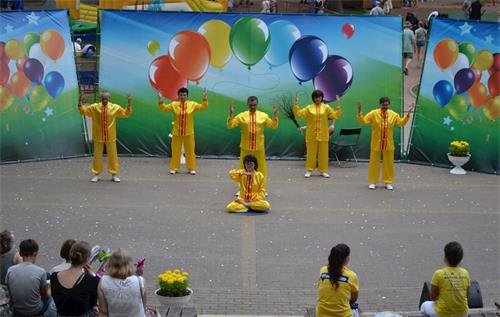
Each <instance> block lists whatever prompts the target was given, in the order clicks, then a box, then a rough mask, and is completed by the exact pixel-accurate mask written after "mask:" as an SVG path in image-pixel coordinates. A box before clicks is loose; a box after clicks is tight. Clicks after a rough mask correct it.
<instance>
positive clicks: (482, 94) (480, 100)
mask: <svg viewBox="0 0 500 317" xmlns="http://www.w3.org/2000/svg"><path fill="white" fill-rule="evenodd" d="M467 97H469V101H470V103H471V105H472V106H473V107H474V108H479V107H480V106H482V105H484V104H485V103H486V102H488V99H489V96H488V89H487V88H486V86H485V85H483V84H482V83H480V82H476V83H474V85H472V87H470V88H469V90H467Z"/></svg>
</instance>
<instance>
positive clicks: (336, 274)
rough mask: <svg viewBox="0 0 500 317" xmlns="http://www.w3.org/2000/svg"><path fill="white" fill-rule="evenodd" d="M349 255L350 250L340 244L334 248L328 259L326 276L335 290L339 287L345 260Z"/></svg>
mask: <svg viewBox="0 0 500 317" xmlns="http://www.w3.org/2000/svg"><path fill="white" fill-rule="evenodd" d="M349 254H351V250H350V249H349V247H348V246H347V245H346V244H343V243H340V244H337V245H336V246H334V247H333V248H332V250H331V252H330V256H329V257H328V274H329V275H330V283H332V286H335V288H338V287H339V279H340V277H341V276H342V269H343V268H344V262H345V259H346V258H347V257H348V256H349Z"/></svg>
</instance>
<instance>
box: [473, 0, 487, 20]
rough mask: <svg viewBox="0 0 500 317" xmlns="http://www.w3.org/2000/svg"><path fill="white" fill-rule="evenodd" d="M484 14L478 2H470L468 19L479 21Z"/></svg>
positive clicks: (477, 0) (478, 0)
mask: <svg viewBox="0 0 500 317" xmlns="http://www.w3.org/2000/svg"><path fill="white" fill-rule="evenodd" d="M485 12H486V9H484V8H483V5H482V4H481V1H480V0H476V1H474V2H472V4H471V5H470V8H469V19H470V20H477V21H481V17H482V16H483V14H484V13H485Z"/></svg>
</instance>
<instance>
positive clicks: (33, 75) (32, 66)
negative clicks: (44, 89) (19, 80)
mask: <svg viewBox="0 0 500 317" xmlns="http://www.w3.org/2000/svg"><path fill="white" fill-rule="evenodd" d="M23 69H24V74H25V75H26V77H28V78H29V80H31V81H32V82H34V83H36V84H40V83H41V82H42V79H43V72H44V69H43V65H42V63H40V61H38V60H37V59H34V58H28V60H26V62H24V65H23Z"/></svg>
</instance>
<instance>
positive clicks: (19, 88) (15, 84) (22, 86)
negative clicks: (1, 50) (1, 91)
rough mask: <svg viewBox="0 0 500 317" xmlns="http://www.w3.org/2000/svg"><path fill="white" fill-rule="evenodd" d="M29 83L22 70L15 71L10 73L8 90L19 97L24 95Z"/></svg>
mask: <svg viewBox="0 0 500 317" xmlns="http://www.w3.org/2000/svg"><path fill="white" fill-rule="evenodd" d="M30 84H31V82H30V80H29V79H28V77H26V75H24V73H23V72H16V73H15V74H14V75H12V77H11V78H10V81H9V85H10V90H11V91H12V93H14V95H16V96H17V97H19V98H23V97H24V96H26V93H27V92H28V89H29V88H30Z"/></svg>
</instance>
